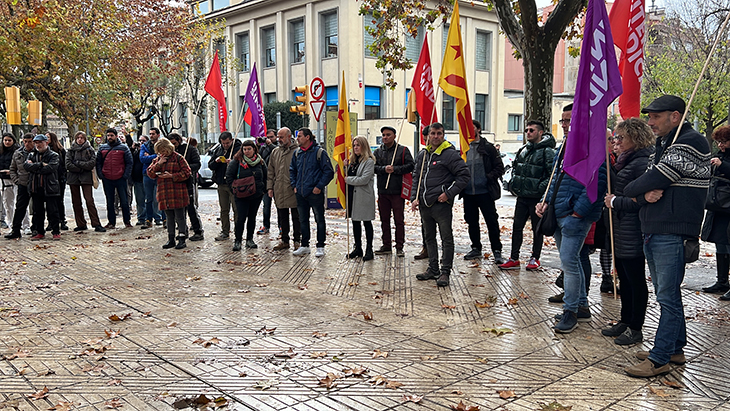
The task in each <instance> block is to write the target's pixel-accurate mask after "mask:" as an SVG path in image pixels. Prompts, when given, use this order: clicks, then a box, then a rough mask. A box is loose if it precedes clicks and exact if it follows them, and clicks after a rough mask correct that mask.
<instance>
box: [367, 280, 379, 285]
mask: <svg viewBox="0 0 730 411" xmlns="http://www.w3.org/2000/svg"><path fill="white" fill-rule="evenodd" d="M368 285H378V282H377V281H371V282H369V283H368Z"/></svg>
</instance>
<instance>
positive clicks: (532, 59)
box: [522, 42, 555, 130]
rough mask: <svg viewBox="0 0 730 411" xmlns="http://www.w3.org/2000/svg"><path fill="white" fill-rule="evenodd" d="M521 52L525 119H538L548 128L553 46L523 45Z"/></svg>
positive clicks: (551, 92) (553, 56) (550, 114)
mask: <svg viewBox="0 0 730 411" xmlns="http://www.w3.org/2000/svg"><path fill="white" fill-rule="evenodd" d="M525 47H526V48H527V49H528V50H529V51H527V52H526V53H523V54H522V66H523V68H524V70H525V86H524V87H525V121H529V120H538V121H540V122H542V123H543V124H545V127H546V129H547V130H549V127H550V123H551V119H552V104H553V73H554V71H555V68H554V64H555V48H552V49H550V48H549V47H548V46H547V45H545V44H542V42H535V43H533V44H529V45H525Z"/></svg>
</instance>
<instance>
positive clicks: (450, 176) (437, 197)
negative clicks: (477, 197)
mask: <svg viewBox="0 0 730 411" xmlns="http://www.w3.org/2000/svg"><path fill="white" fill-rule="evenodd" d="M428 142H429V145H428V146H427V147H426V150H424V151H421V152H420V153H419V154H418V157H417V158H416V170H415V172H414V173H413V189H412V190H411V208H412V209H413V210H414V211H415V210H416V209H418V210H419V211H420V212H421V218H422V220H423V226H424V231H425V236H426V247H427V248H428V270H426V272H425V273H422V274H418V275H416V278H417V279H418V280H422V281H423V280H434V279H436V285H437V286H439V287H446V286H447V285H449V275H450V274H451V266H452V265H453V262H454V233H453V232H452V230H451V224H452V220H453V204H454V200H455V199H456V196H457V195H458V194H459V193H460V192H461V190H463V189H464V188H465V187H466V185H467V184H469V178H470V177H471V175H470V174H469V169H468V168H467V167H466V163H465V162H464V160H463V159H462V158H461V156H460V155H459V152H458V151H456V149H454V146H453V145H452V144H451V143H449V142H448V141H445V139H444V126H443V125H442V124H440V123H433V124H431V127H430V129H429V133H428ZM423 156H426V158H425V163H424V161H423ZM422 167H423V169H422ZM437 226H438V230H439V233H440V234H441V242H442V244H441V246H442V248H443V254H442V256H441V268H440V269H439V258H438V244H437V243H436V227H437Z"/></svg>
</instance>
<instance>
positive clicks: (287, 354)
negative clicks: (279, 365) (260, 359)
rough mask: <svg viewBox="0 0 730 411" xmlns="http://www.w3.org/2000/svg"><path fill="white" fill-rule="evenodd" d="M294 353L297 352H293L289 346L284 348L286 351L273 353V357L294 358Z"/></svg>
mask: <svg viewBox="0 0 730 411" xmlns="http://www.w3.org/2000/svg"><path fill="white" fill-rule="evenodd" d="M296 355H297V353H295V352H294V350H293V349H292V348H291V347H289V349H288V350H286V351H283V352H280V353H276V354H274V357H277V358H294V357H296Z"/></svg>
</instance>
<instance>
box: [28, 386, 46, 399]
mask: <svg viewBox="0 0 730 411" xmlns="http://www.w3.org/2000/svg"><path fill="white" fill-rule="evenodd" d="M47 396H48V387H45V386H44V387H43V389H42V390H40V391H38V392H36V393H35V394H31V395H29V397H30V398H32V399H34V400H40V399H41V398H46V397H47Z"/></svg>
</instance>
